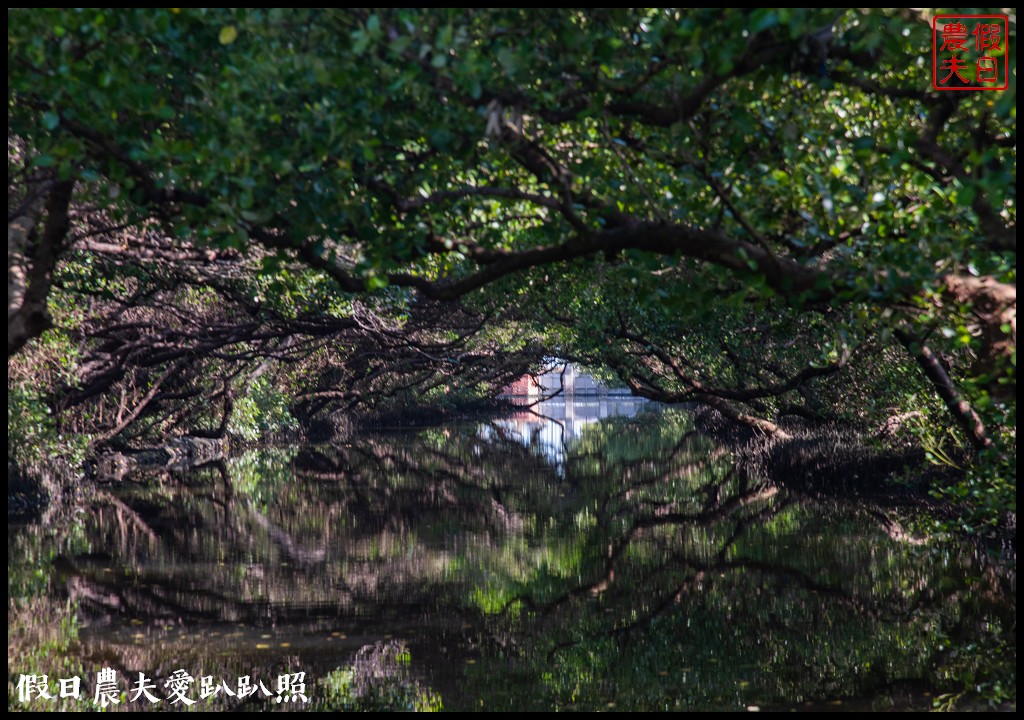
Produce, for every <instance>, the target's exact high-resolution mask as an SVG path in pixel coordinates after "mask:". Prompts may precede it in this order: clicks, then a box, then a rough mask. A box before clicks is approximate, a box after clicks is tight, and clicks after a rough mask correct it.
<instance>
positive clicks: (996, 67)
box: [932, 13, 1010, 91]
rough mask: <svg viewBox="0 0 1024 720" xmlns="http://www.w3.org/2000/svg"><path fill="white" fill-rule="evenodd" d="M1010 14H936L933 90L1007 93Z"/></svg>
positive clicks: (933, 42)
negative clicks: (1003, 91) (999, 91)
mask: <svg viewBox="0 0 1024 720" xmlns="http://www.w3.org/2000/svg"><path fill="white" fill-rule="evenodd" d="M1009 43H1010V36H1009V19H1008V17H1007V16H1006V15H972V14H966V13H964V14H958V15H936V16H935V17H934V18H932V87H934V88H935V89H936V90H960V91H963V90H1005V89H1006V88H1007V87H1009V84H1010V76H1009V71H1010V48H1009Z"/></svg>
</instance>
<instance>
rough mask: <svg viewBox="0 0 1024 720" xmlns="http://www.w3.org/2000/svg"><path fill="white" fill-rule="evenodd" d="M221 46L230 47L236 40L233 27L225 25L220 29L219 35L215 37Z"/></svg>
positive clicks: (236, 32)
mask: <svg viewBox="0 0 1024 720" xmlns="http://www.w3.org/2000/svg"><path fill="white" fill-rule="evenodd" d="M217 39H218V40H219V41H220V44H221V45H230V44H231V43H233V42H234V41H235V40H237V39H238V30H237V29H235V26H234V25H225V26H224V27H222V28H221V29H220V35H218V36H217Z"/></svg>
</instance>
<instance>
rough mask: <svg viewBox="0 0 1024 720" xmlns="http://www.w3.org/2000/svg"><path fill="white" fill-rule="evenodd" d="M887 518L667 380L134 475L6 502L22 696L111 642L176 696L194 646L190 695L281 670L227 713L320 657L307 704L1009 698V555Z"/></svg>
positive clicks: (111, 661) (103, 661)
mask: <svg viewBox="0 0 1024 720" xmlns="http://www.w3.org/2000/svg"><path fill="white" fill-rule="evenodd" d="M616 402H618V401H617V400H616ZM616 411H617V412H619V413H621V414H619V415H617V416H614V417H606V416H607V415H614V414H615V412H616ZM884 518H885V515H884V513H883V512H880V510H879V509H878V508H875V507H872V506H869V505H868V504H866V502H865V501H856V502H845V501H842V500H839V499H837V500H831V501H826V500H822V499H821V498H820V497H817V498H815V499H810V498H807V497H801V496H799V495H797V494H794V493H792V492H787V491H783V490H780V489H779V488H778V487H776V486H775V485H772V484H769V483H767V482H766V481H764V480H761V479H759V478H757V477H755V476H752V475H751V474H750V473H748V472H746V471H743V470H740V469H738V466H737V465H736V463H735V458H734V457H733V456H732V454H731V453H730V452H729V451H728V450H726V449H725V448H722V447H719V446H716V445H715V444H714V443H713V442H712V441H710V440H708V439H707V438H706V437H704V436H702V435H700V434H699V433H698V432H697V431H696V430H695V429H694V426H693V422H692V419H691V417H690V416H689V415H688V414H687V413H686V412H683V411H663V410H661V409H660V408H656V407H654V406H651V405H643V404H633V405H630V406H629V407H626V406H621V407H614V406H612V407H611V408H610V409H609V407H607V406H606V407H605V409H604V410H602V409H601V408H600V407H598V408H596V409H595V408H591V407H587V406H575V407H573V406H571V404H570V405H569V406H567V405H566V403H564V402H563V403H561V406H559V404H558V403H554V404H548V405H547V406H545V407H541V406H538V407H535V408H533V409H532V412H531V413H526V412H524V413H523V414H522V415H517V416H514V417H512V418H503V419H499V420H494V421H492V422H488V423H471V424H464V425H458V424H455V425H449V426H445V427H436V428H430V429H425V430H423V429H421V430H416V431H409V432H393V433H368V434H364V435H362V436H360V437H358V438H356V439H355V440H353V441H352V442H349V443H346V444H343V445H335V446H317V447H303V448H293V449H266V450H261V451H256V452H250V453H247V454H246V455H243V456H241V457H237V458H233V459H231V460H227V461H225V462H221V463H218V464H214V465H210V466H207V467H204V468H200V469H196V470H192V471H190V472H183V473H170V472H164V473H156V474H149V475H139V476H135V477H129V478H128V480H127V481H125V482H121V483H116V484H106V485H103V484H101V485H97V486H95V487H93V488H91V490H90V492H89V493H88V494H87V495H86V496H85V499H84V500H83V501H82V502H81V503H80V506H79V507H78V508H76V509H75V511H74V512H71V513H69V514H68V516H67V517H66V518H64V519H63V520H62V521H61V522H62V523H63V525H60V526H59V527H56V528H53V527H50V528H45V527H43V526H41V525H39V524H36V525H28V526H25V525H21V526H10V527H9V530H8V540H9V548H10V549H9V555H8V571H9V580H8V594H9V598H10V603H9V608H10V609H9V617H8V620H9V626H10V628H11V630H10V634H9V651H8V660H9V675H10V683H9V703H8V704H9V705H10V706H11V707H14V708H18V707H21V704H20V703H19V699H18V697H17V693H16V691H15V690H14V688H15V686H16V684H17V682H18V680H19V675H21V674H27V673H34V674H41V673H42V672H46V670H44V669H41V668H47V667H49V668H50V670H49V672H51V673H52V674H51V676H50V680H51V683H53V684H55V683H56V678H57V677H59V676H62V675H61V673H64V674H65V675H66V676H71V675H74V674H78V675H80V676H81V677H83V678H84V683H83V687H84V695H85V696H87V697H88V699H89V700H91V698H92V692H93V686H94V679H95V674H96V672H97V671H98V670H100V668H101V667H110V668H112V669H114V670H115V671H116V672H117V674H118V678H119V682H120V683H121V689H122V690H124V691H128V690H130V688H131V687H132V683H133V682H134V680H135V679H136V678H137V677H138V674H139V673H140V672H142V673H145V674H146V675H147V676H148V677H149V678H152V679H153V680H154V683H155V684H157V686H158V689H159V694H165V689H164V683H165V682H166V681H167V679H168V678H170V677H171V676H172V674H173V673H174V671H176V670H178V669H183V670H185V671H186V672H188V673H189V674H190V675H191V676H194V678H195V685H194V686H193V687H192V688H191V691H190V692H191V695H190V697H192V698H194V699H199V696H200V688H199V685H200V680H199V678H200V676H212V677H213V678H215V679H216V681H217V682H223V683H224V684H225V686H226V687H227V688H228V689H234V690H237V682H238V678H240V677H243V676H249V677H250V678H251V679H252V681H253V682H257V681H263V682H264V684H265V686H266V688H267V691H268V692H266V693H264V692H263V691H260V692H257V693H256V694H255V695H253V696H251V697H249V698H247V699H246V700H244V701H243V700H240V699H239V698H237V697H232V696H230V695H228V694H227V693H226V692H221V693H219V694H218V695H216V696H215V697H214V698H213V699H212V700H200V702H201V703H210V704H213V705H215V706H217V707H224V708H231V707H240V706H243V705H257V704H261V703H262V704H264V705H267V706H271V705H272V704H273V701H274V699H275V697H267V695H268V694H269V695H271V696H276V694H277V691H278V689H279V688H278V686H277V683H278V680H279V678H280V676H282V675H283V674H292V673H298V672H305V673H306V675H305V678H304V680H305V682H306V686H307V690H308V692H307V694H308V695H310V696H311V697H310V700H311V702H310V704H309V705H301V707H306V708H311V707H319V708H325V707H331V708H336V709H363V708H370V709H382V708H395V707H398V708H418V709H437V708H439V707H442V706H443V708H444V709H492V710H494V709H530V708H537V709H545V708H559V709H569V708H593V709H603V708H616V709H634V708H636V709H645V710H658V709H683V710H718V709H741V708H746V707H750V706H758V707H768V708H771V707H779V708H783V707H802V706H803V705H804V704H805V703H809V704H810V705H811V706H812V707H814V708H820V707H836V705H832V704H831V703H840V704H841V705H849V706H851V707H853V706H856V707H858V708H863V707H865V706H868V707H872V706H875V707H885V706H888V705H892V704H893V703H901V702H905V701H906V700H905V699H906V698H910V702H911V703H912V704H918V705H920V704H930V703H931V697H932V696H934V694H936V693H952V695H949V696H947V697H945V698H943V699H944V700H945V701H953V700H956V699H958V695H957V694H958V693H961V692H962V691H964V690H965V689H969V688H974V687H980V688H982V690H983V692H986V693H988V694H989V695H993V696H998V692H996V689H997V686H998V687H999V688H1002V692H1003V693H1004V695H1007V694H1008V693H1011V692H1012V693H1014V695H1013V697H1014V698H1015V669H1014V659H1015V653H1016V645H1015V628H1016V600H1015V597H1016V576H1015V570H1014V569H1013V567H1012V566H1011V567H1009V568H1004V567H998V566H995V565H993V564H991V563H989V562H987V561H986V559H985V558H984V557H982V556H979V555H978V554H977V553H976V552H975V551H974V550H973V549H972V548H971V547H970V546H967V545H959V544H955V543H950V542H945V543H942V542H939V541H937V540H935V541H931V542H926V543H918V542H916V541H912V539H911V538H909V537H907V536H905V535H900V534H898V533H894V532H893V528H892V524H891V523H888V522H886V521H884ZM58 525H59V523H58ZM40 648H45V649H40ZM58 659H59V660H60V663H59V664H57V665H54V663H55V662H56V661H57V660H58ZM89 700H86V699H83V700H82V701H81V704H83V705H85V704H87V703H88V701H89ZM41 702H43V703H44V705H43V706H46V705H45V702H47V701H41ZM167 704H168V703H167V701H164V705H167ZM146 705H147V703H146V702H145V701H144V700H142V701H136V702H134V703H132V702H125V703H123V704H122V705H121V706H119V707H127V708H128V709H144V706H146ZM50 707H52V705H51V706H50Z"/></svg>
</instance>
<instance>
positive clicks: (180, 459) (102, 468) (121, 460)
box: [88, 436, 229, 481]
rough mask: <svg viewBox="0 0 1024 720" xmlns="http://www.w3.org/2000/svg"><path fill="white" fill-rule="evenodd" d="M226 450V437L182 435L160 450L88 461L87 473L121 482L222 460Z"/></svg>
mask: <svg viewBox="0 0 1024 720" xmlns="http://www.w3.org/2000/svg"><path fill="white" fill-rule="evenodd" d="M228 448H229V445H228V440H227V438H202V437H190V436H186V437H180V438H175V439H174V440H171V441H170V442H168V443H167V444H166V445H163V446H161V447H154V448H144V449H141V450H127V451H124V452H108V453H104V454H102V455H100V456H98V457H96V458H94V459H93V460H91V461H90V462H89V467H88V471H89V474H90V475H91V476H92V477H94V478H96V479H97V480H103V481H115V480H123V479H124V478H125V476H127V475H128V474H129V473H131V472H134V471H136V470H147V469H156V468H168V469H172V470H180V469H185V468H190V467H195V466H197V465H205V464H207V463H210V462H214V461H215V460H222V459H223V458H224V457H225V456H226V455H227V453H228Z"/></svg>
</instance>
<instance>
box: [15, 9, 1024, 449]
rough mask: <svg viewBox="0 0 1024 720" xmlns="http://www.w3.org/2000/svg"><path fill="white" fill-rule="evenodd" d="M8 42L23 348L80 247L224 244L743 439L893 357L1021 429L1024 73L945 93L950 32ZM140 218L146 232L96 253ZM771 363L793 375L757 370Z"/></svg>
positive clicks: (28, 24)
mask: <svg viewBox="0 0 1024 720" xmlns="http://www.w3.org/2000/svg"><path fill="white" fill-rule="evenodd" d="M8 26H9V27H8V64H9V78H8V146H9V151H8V158H9V160H8V163H9V165H8V177H9V183H8V185H9V193H8V195H9V203H8V205H9V228H13V230H12V232H13V233H14V234H13V235H11V234H10V233H9V238H10V237H13V238H14V241H9V250H10V251H9V269H10V272H9V329H8V351H9V354H11V353H15V352H17V351H18V350H19V349H20V348H21V347H22V346H23V345H24V343H25V342H26V341H27V340H28V339H29V338H31V337H33V336H35V335H38V333H39V332H41V330H42V329H43V328H45V327H46V326H47V324H48V323H49V319H48V317H49V316H48V309H47V306H46V301H47V296H48V293H49V290H50V287H51V283H52V282H53V277H54V273H55V272H59V270H60V264H61V262H62V259H64V258H67V257H69V256H70V254H72V253H81V252H84V253H85V254H86V255H89V254H92V255H93V256H104V257H105V258H106V259H107V260H108V261H110V260H111V258H113V261H114V263H115V264H118V263H120V264H121V266H123V265H124V264H130V262H131V261H130V258H132V257H139V256H141V255H144V254H145V252H147V251H148V252H150V253H153V252H156V250H159V252H160V253H164V254H165V255H166V254H167V253H171V252H179V253H180V252H191V253H195V252H197V249H200V250H201V249H203V248H207V249H208V250H207V251H206V252H208V253H209V257H210V258H214V259H222V258H225V257H239V256H240V257H242V258H243V259H245V260H249V261H251V263H256V266H255V267H256V268H257V269H256V271H255V272H253V271H251V270H250V276H252V277H255V278H256V279H257V280H260V279H261V278H262V279H268V278H269V279H271V280H273V281H274V282H275V283H277V284H276V285H274V287H275V288H277V289H278V291H280V287H281V283H283V284H284V285H286V286H288V288H290V289H289V290H288V292H294V291H295V283H297V282H298V281H297V280H296V279H295V278H296V277H297V271H295V270H294V268H295V263H301V264H302V265H303V266H304V267H305V268H306V269H307V270H308V271H311V272H312V275H309V277H313V278H314V280H312V281H310V282H314V283H318V285H317V289H314V290H313V291H311V294H312V295H314V296H316V297H318V298H323V297H325V296H327V295H334V296H336V297H339V298H342V299H343V300H341V301H339V302H342V304H344V303H345V302H349V301H350V300H346V299H345V298H349V299H351V298H353V297H358V298H362V299H363V300H360V302H363V301H367V300H366V298H370V300H368V302H383V303H387V304H389V307H391V308H392V309H394V308H397V310H396V312H398V319H397V320H396V322H400V321H401V318H402V317H404V313H405V312H406V311H407V310H408V311H409V312H410V313H411V314H413V315H415V310H414V308H415V307H416V306H418V305H422V303H424V302H426V301H434V302H440V301H444V302H451V301H456V300H457V301H459V302H460V303H461V304H463V305H464V306H466V307H468V308H469V310H470V311H472V312H476V313H481V314H482V316H483V317H485V318H492V317H495V315H494V314H495V313H497V312H498V310H497V309H498V308H504V312H505V315H503V317H508V316H509V314H508V313H509V312H511V311H512V310H514V311H515V313H518V315H516V317H517V318H518V320H519V321H521V322H522V321H525V320H528V321H529V323H534V324H532V325H531V327H533V328H535V329H536V332H537V333H539V334H538V335H537V336H536V340H537V343H538V347H540V346H541V345H544V344H545V343H546V344H547V345H549V346H551V347H550V349H553V350H558V351H559V352H562V353H563V354H564V355H565V356H572V355H577V356H579V357H580V358H584V359H586V360H588V361H590V362H593V363H595V364H605V365H609V366H611V367H613V368H615V369H616V370H617V371H618V372H619V375H620V377H621V378H622V379H623V380H624V381H626V382H628V383H629V384H630V385H632V386H633V387H634V389H636V390H637V391H638V392H642V393H644V394H647V395H648V396H651V397H659V398H662V399H670V400H682V399H698V400H701V401H704V402H711V403H712V404H715V405H716V406H718V407H720V408H722V409H723V411H725V412H727V414H728V413H731V415H730V416H732V417H734V418H735V419H738V420H744V419H746V420H749V419H750V418H751V417H752V416H753V415H759V416H765V415H767V416H775V415H777V414H778V413H779V412H780V411H781V401H780V403H776V404H775V405H772V404H771V403H770V402H768V401H767V400H766V398H768V399H770V398H782V397H783V396H785V395H786V394H787V393H789V394H791V393H796V392H801V391H803V390H805V389H806V386H807V385H808V383H810V382H811V381H812V380H814V379H815V378H817V377H820V376H822V375H824V374H826V372H825V371H826V370H828V371H829V372H830V371H831V370H839V369H841V368H842V367H844V366H845V365H846V364H847V362H848V361H849V359H850V358H851V357H854V358H856V357H857V353H858V352H863V353H867V352H868V350H870V351H871V352H872V353H874V355H873V357H874V358H875V362H876V363H878V364H880V365H878V364H876V365H875V366H867V367H868V369H867V371H866V373H865V375H867V376H870V375H871V374H872V373H873V372H874V371H873V370H871V367H876V368H877V367H879V366H881V367H885V366H886V364H887V363H891V362H892V353H894V352H898V353H900V354H901V357H903V358H913V359H914V360H915V361H916V363H917V364H918V366H919V367H920V369H921V375H920V377H923V378H925V379H926V380H927V383H928V387H929V388H930V391H929V392H930V393H931V395H932V396H933V397H935V398H938V399H939V400H940V401H941V402H942V403H943V404H944V405H945V407H946V409H947V411H948V413H949V416H950V417H951V418H952V419H953V421H954V423H955V425H956V426H957V428H958V431H957V432H958V433H960V435H961V436H962V437H963V438H965V439H966V441H967V442H968V443H970V444H971V445H973V446H974V448H975V449H979V450H981V449H985V448H988V447H990V446H991V445H992V444H993V442H994V439H993V431H992V429H991V426H992V425H993V423H994V424H995V425H996V426H997V427H1002V428H1004V429H1005V428H1009V427H1010V426H1011V425H1015V420H1013V419H1012V418H1013V412H1014V410H1013V408H1012V407H1010V408H1009V409H1008V406H1006V405H1005V404H1001V403H1005V402H1006V401H1009V400H1012V397H1013V393H1014V387H1015V386H1014V382H1015V380H1014V377H1015V362H1016V350H1015V347H1016V346H1015V337H1016V314H1015V312H1016V311H1015V307H1016V285H1015V283H1016V269H1015V255H1016V240H1015V232H1016V188H1015V179H1016V84H1015V77H1016V76H1015V73H1016V59H1015V55H1014V54H1013V53H1012V52H1011V53H1009V67H1010V74H1009V89H1007V90H1005V91H1001V92H943V91H937V90H934V89H933V88H932V82H931V75H930V73H931V66H930V61H931V42H932V27H931V15H930V14H929V13H928V12H923V11H909V10H899V11H881V10H846V11H841V10H816V9H803V10H798V9H758V10H721V9H710V10H690V9H686V10H683V9H671V8H669V9H666V8H656V9H593V10H586V11H583V10H571V9H552V10H548V11H545V12H536V11H533V10H519V9H449V10H417V9H364V10H358V9H335V10H307V9H256V10H252V9H234V10H229V9H223V10H222V9H215V10H211V9H207V10H201V9H183V8H182V9H177V8H172V9H144V10H143V9H139V10H128V9H117V10H96V9H75V10H72V9H51V10H40V9H20V10H19V9H12V10H9V11H8ZM1015 33H1016V26H1015V20H1014V22H1013V24H1012V25H1010V28H1009V37H1007V38H1006V39H1005V40H1006V43H1005V44H1004V45H1003V46H1002V47H1001V48H999V49H998V50H997V51H996V52H997V54H999V57H1000V58H1002V57H1003V55H1002V54H1001V53H1005V52H1006V49H1007V48H1008V47H1012V46H1013V44H1014V43H1015V42H1016V34H1015ZM11 223H13V224H11ZM123 227H133V228H140V227H144V228H145V231H144V232H143V231H138V232H135V234H134V235H132V242H131V243H124V244H122V246H121V248H120V249H118V247H116V246H113V247H112V246H111V245H110V243H107V244H102V243H101V244H97V243H96V242H95V238H96V237H102V236H103V234H104V233H106V234H109V233H111V232H113V231H114V230H115V229H118V228H123ZM154 248H156V250H154ZM76 257H80V256H78V255H76ZM190 257H194V256H190ZM200 259H201V256H200ZM249 267H251V265H250V266H249ZM150 281H151V278H150V279H146V278H143V279H142V280H137V282H141V284H142V286H145V284H146V283H147V282H150ZM91 282H94V281H91ZM133 282H136V281H133ZM132 287H133V288H135V287H136V286H135V285H133V286H132ZM133 291H134V290H133ZM374 298H376V300H374ZM312 305H316V303H312ZM312 305H309V304H307V305H303V306H302V308H300V310H299V311H293V312H292V313H291V315H292V320H293V321H294V322H299V321H300V320H302V319H303V317H304V313H308V312H312V311H313V310H317V308H313V307H312ZM321 305H322V303H321ZM346 307H347V306H346ZM410 308H413V310H409V309H410ZM322 310H323V308H322V307H320V308H319V309H318V310H317V312H321V313H322ZM432 312H433V314H434V316H435V317H436V316H438V315H439V314H443V311H439V310H436V309H435V310H434V311H432ZM335 314H336V315H338V314H340V315H345V312H341V311H337V312H335ZM499 315H500V313H499ZM253 317H254V319H253V322H255V323H256V324H257V325H258V324H259V323H260V322H265V317H264V316H253ZM261 318H262V319H261ZM363 326H365V323H364V324H363V325H361V327H363ZM769 328H774V330H772V331H771V332H769ZM254 332H255V331H254ZM302 332H303V326H301V325H295V324H294V323H293V324H292V325H291V326H290V327H289V328H288V329H287V330H282V331H281V336H284V335H285V334H289V335H290V334H295V333H298V334H301V333H302ZM444 332H445V333H446V337H449V338H453V337H462V335H460V332H461V330H460V329H459V328H451V327H447V328H444ZM496 332H497V331H496ZM765 334H767V339H762V338H763V337H764V336H765ZM222 335H223V334H222ZM247 337H249V339H251V337H252V333H250V334H249V335H248V336H247ZM517 337H518V339H519V340H520V341H522V338H523V335H522V333H519V334H518V335H517ZM531 337H533V336H531ZM730 338H731V340H730ZM790 339H793V340H794V342H796V341H798V342H799V347H800V348H802V351H801V352H800V353H798V356H797V357H793V358H790V359H789V360H786V359H785V357H783V355H785V350H786V348H787V347H790V346H788V345H787V344H786V342H787V340H790ZM491 341H493V343H494V344H492V345H491V346H489V347H499V346H500V345H501V338H500V337H492V338H491ZM744 344H745V349H744ZM723 345H724V347H723ZM609 348H610V349H609ZM762 348H763V352H764V353H765V354H764V357H765V358H769V357H770V358H771V359H772V363H773V364H775V365H776V367H777V371H772V372H773V373H774V377H757V376H756V375H755V376H754V377H751V376H750V375H749V373H750V372H752V371H750V370H749V368H750V367H751V364H752V363H755V364H756V361H757V360H758V359H759V357H761V353H762ZM865 348H867V349H865ZM538 352H539V351H538ZM730 353H733V355H735V356H743V355H744V354H745V359H744V358H743V357H739V360H740V361H742V362H740V361H737V358H736V357H733V358H729V354H730ZM780 353H781V354H780ZM887 353H888V355H887ZM902 353H908V355H902ZM492 354H493V353H492ZM538 357H539V355H538ZM723 358H725V359H723ZM762 359H763V358H762ZM727 361H728V362H727ZM438 362H441V363H445V362H447V363H449V364H451V363H452V362H453V360H452V358H451V357H450V356H445V357H442V358H440V359H438ZM154 364H156V363H155V361H154ZM904 364H906V363H904ZM725 366H728V367H725ZM743 367H746V368H748V370H741V369H737V368H743ZM730 373H731V374H730ZM709 378H710V379H709ZM900 382H902V381H900ZM897 384H899V383H897ZM754 385H756V386H757V387H758V388H760V389H754V388H753V386H754ZM766 387H767V388H768V389H769V390H770V392H763V390H764V388H766ZM870 394H871V391H862V393H861V395H859V396H856V395H850V396H849V397H850V398H852V399H855V400H857V401H858V402H862V401H863V398H864V397H865V396H870ZM836 402H841V399H840V400H837V401H836ZM737 403H738V404H739V405H740V407H739V408H738V409H737V407H736V406H735V405H736V404H737ZM881 404H882V405H884V403H881ZM900 404H901V403H900V402H897V401H894V402H892V403H891V405H892V406H893V407H899V406H900ZM920 404H922V405H923V404H924V402H923V401H921V403H920ZM978 412H981V414H982V415H984V416H985V417H982V416H980V415H979V414H978ZM1008 418H1010V419H1008ZM765 422H766V423H767V424H764V423H762V424H760V425H757V424H756V423H755V426H757V427H760V428H761V429H762V430H768V431H771V429H772V428H776V427H777V426H776V425H775V424H774V423H773V422H771V420H770V418H769V419H768V420H766V421H765Z"/></svg>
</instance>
